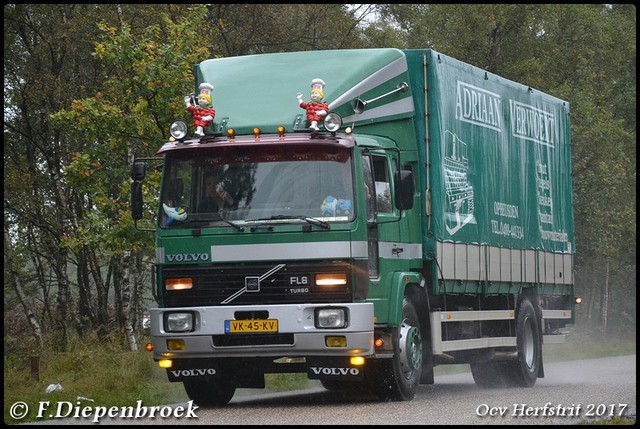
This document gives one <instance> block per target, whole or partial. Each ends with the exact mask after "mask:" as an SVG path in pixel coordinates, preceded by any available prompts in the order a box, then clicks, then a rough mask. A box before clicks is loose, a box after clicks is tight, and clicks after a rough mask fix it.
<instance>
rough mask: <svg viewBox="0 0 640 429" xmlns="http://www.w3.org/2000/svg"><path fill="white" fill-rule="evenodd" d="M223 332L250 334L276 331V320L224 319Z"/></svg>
mask: <svg viewBox="0 0 640 429" xmlns="http://www.w3.org/2000/svg"><path fill="white" fill-rule="evenodd" d="M224 332H225V334H250V333H254V332H278V320H277V319H266V320H225V321H224Z"/></svg>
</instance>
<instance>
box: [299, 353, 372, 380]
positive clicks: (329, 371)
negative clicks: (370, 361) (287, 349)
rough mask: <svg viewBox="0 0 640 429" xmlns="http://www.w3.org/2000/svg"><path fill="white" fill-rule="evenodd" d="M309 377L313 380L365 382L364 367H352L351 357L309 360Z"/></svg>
mask: <svg viewBox="0 0 640 429" xmlns="http://www.w3.org/2000/svg"><path fill="white" fill-rule="evenodd" d="M307 377H309V378H310V379H311V380H344V381H361V380H364V366H355V365H351V363H350V362H349V357H337V358H334V357H331V358H327V357H320V358H317V357H316V358H307Z"/></svg>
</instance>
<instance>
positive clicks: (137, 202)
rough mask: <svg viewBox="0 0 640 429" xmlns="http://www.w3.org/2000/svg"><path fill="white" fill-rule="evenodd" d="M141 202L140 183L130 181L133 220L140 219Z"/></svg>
mask: <svg viewBox="0 0 640 429" xmlns="http://www.w3.org/2000/svg"><path fill="white" fill-rule="evenodd" d="M143 176H144V173H143ZM142 203H143V201H142V183H140V182H131V217H132V218H133V220H140V219H142Z"/></svg>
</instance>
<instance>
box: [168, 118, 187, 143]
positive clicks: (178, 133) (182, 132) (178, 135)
mask: <svg viewBox="0 0 640 429" xmlns="http://www.w3.org/2000/svg"><path fill="white" fill-rule="evenodd" d="M188 130H189V128H188V127H187V123H186V122H184V121H175V122H174V123H172V124H171V127H169V134H171V137H173V138H174V139H176V140H178V141H182V140H184V138H185V137H186V136H187V131H188Z"/></svg>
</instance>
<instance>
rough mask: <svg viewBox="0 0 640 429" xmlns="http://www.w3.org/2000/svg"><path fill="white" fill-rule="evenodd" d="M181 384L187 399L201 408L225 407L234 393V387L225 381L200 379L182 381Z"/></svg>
mask: <svg viewBox="0 0 640 429" xmlns="http://www.w3.org/2000/svg"><path fill="white" fill-rule="evenodd" d="M183 384H184V390H185V391H186V392H187V396H189V399H191V400H192V401H193V402H195V404H196V405H199V406H202V407H206V406H216V405H226V404H228V403H229V401H231V398H233V395H234V394H235V393H236V387H235V386H234V385H232V384H231V383H230V382H227V381H214V380H211V379H201V380H193V381H184V382H183Z"/></svg>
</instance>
